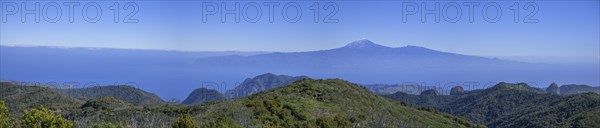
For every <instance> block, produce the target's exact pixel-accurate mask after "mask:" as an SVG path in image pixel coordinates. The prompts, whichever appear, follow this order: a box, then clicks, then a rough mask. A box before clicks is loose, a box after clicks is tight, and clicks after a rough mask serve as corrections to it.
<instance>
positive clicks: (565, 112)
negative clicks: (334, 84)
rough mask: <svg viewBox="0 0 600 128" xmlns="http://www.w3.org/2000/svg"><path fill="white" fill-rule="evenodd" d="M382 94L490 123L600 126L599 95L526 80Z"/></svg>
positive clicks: (533, 125)
mask: <svg viewBox="0 0 600 128" xmlns="http://www.w3.org/2000/svg"><path fill="white" fill-rule="evenodd" d="M385 97H388V98H391V99H395V100H398V101H402V102H406V103H411V104H415V105H420V106H429V107H432V108H435V109H437V110H440V111H442V112H446V113H450V114H453V115H456V116H463V117H466V118H467V119H469V120H470V121H472V122H475V123H481V124H486V125H487V126H489V127H572V126H594V127H599V126H600V122H599V121H598V120H600V116H599V114H595V115H593V114H590V113H597V111H599V109H600V95H598V94H594V93H586V94H577V95H552V94H550V93H546V92H545V91H542V90H540V89H536V88H532V87H529V86H528V85H527V84H524V83H518V84H509V83H499V84H497V85H496V86H494V87H492V88H488V89H484V90H475V91H468V92H464V93H462V94H460V95H437V96H432V95H410V94H405V93H396V94H392V95H386V96H385Z"/></svg>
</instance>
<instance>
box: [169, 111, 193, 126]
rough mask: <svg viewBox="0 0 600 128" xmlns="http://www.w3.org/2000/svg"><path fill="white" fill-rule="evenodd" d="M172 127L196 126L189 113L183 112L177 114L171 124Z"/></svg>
mask: <svg viewBox="0 0 600 128" xmlns="http://www.w3.org/2000/svg"><path fill="white" fill-rule="evenodd" d="M172 126H173V128H198V126H197V125H196V121H195V120H194V119H192V116H190V114H184V115H181V116H179V118H177V120H175V122H173V124H172Z"/></svg>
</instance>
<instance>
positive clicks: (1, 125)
mask: <svg viewBox="0 0 600 128" xmlns="http://www.w3.org/2000/svg"><path fill="white" fill-rule="evenodd" d="M15 124H16V123H15V120H13V119H12V118H11V117H9V115H8V108H7V107H6V106H5V105H4V101H2V100H0V128H12V127H14V126H15Z"/></svg>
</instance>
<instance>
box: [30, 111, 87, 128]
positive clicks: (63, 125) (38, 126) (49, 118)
mask: <svg viewBox="0 0 600 128" xmlns="http://www.w3.org/2000/svg"><path fill="white" fill-rule="evenodd" d="M75 123H76V122H75V121H68V120H65V119H64V118H63V117H61V116H60V115H55V114H54V112H52V111H50V109H47V108H45V107H43V106H42V107H40V108H39V109H35V108H33V109H31V110H29V111H28V110H25V111H24V112H23V121H22V126H23V127H25V128H75Z"/></svg>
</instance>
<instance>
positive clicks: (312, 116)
mask: <svg viewBox="0 0 600 128" xmlns="http://www.w3.org/2000/svg"><path fill="white" fill-rule="evenodd" d="M192 108H196V109H203V110H206V111H203V112H198V113H193V114H194V115H196V116H195V117H196V119H199V120H200V122H201V123H200V124H201V125H212V124H213V123H214V122H229V123H226V124H229V125H238V126H242V127H353V126H356V127H475V126H476V125H474V124H471V123H468V122H467V121H465V120H464V119H460V118H457V117H453V116H450V115H447V114H443V113H440V112H437V111H435V110H431V109H426V108H418V107H411V106H407V105H403V104H400V103H396V102H392V101H389V100H386V99H385V98H383V97H380V96H377V95H375V94H373V93H371V92H369V91H368V90H367V89H366V88H364V87H361V86H358V85H356V84H352V83H349V82H347V81H344V80H312V79H304V80H301V81H297V82H294V83H292V84H290V85H287V86H283V87H279V88H275V89H271V90H267V91H262V92H258V93H256V94H253V95H251V96H248V97H243V98H238V99H233V100H230V101H224V102H218V103H214V104H209V105H203V106H192Z"/></svg>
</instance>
